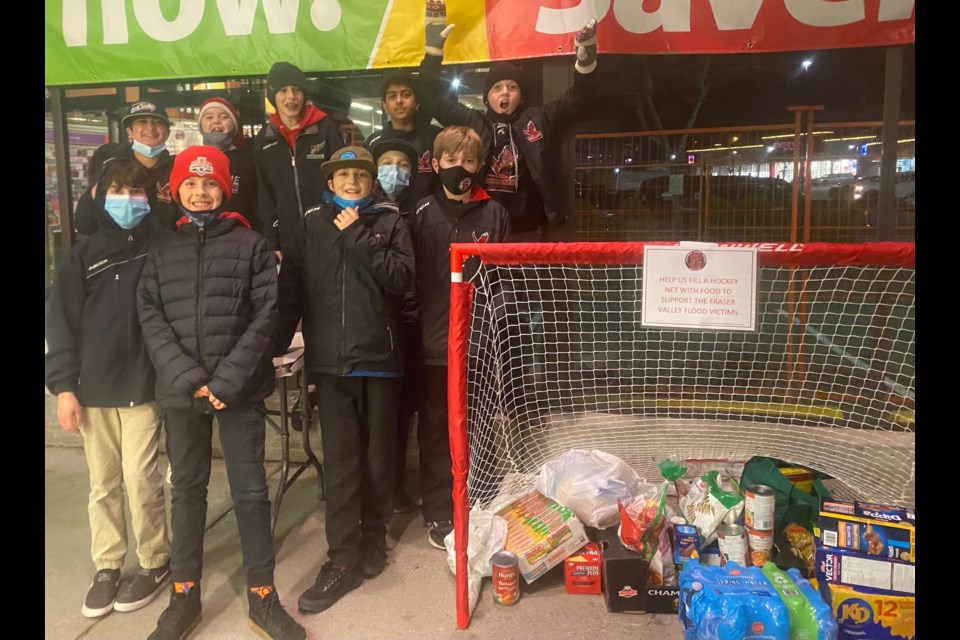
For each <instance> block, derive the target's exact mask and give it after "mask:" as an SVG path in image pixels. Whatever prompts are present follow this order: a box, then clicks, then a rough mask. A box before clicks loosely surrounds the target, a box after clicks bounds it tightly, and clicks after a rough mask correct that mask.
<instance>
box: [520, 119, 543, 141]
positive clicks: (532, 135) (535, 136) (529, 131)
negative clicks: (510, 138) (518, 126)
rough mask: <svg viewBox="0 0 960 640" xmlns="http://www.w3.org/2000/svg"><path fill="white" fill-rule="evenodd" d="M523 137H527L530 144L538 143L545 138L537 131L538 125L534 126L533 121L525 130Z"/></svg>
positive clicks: (528, 123)
mask: <svg viewBox="0 0 960 640" xmlns="http://www.w3.org/2000/svg"><path fill="white" fill-rule="evenodd" d="M523 135H525V136H527V140H529V141H530V142H536V141H537V140H540V139H541V138H543V134H542V133H540V132H539V131H537V125H535V124H533V120H530V121H529V122H527V128H526V129H525V130H524V132H523Z"/></svg>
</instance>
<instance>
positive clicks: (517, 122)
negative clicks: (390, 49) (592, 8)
mask: <svg viewBox="0 0 960 640" xmlns="http://www.w3.org/2000/svg"><path fill="white" fill-rule="evenodd" d="M441 62H442V58H441V57H440V56H434V55H429V54H427V55H425V56H424V57H423V61H422V62H421V63H420V77H421V79H422V80H421V85H420V88H419V93H418V95H419V96H420V102H421V104H422V105H423V106H424V108H426V109H427V111H429V112H430V113H433V114H434V117H436V119H437V121H438V122H440V123H441V124H442V125H444V126H449V125H466V126H468V127H470V128H472V129H473V130H475V131H476V132H477V133H478V134H479V135H480V139H481V140H482V141H483V147H484V149H485V150H486V151H485V157H484V158H483V160H484V168H483V178H484V187H485V188H486V190H487V192H488V193H489V194H490V197H492V198H493V199H494V200H496V201H497V202H499V203H501V204H503V205H504V206H505V207H506V208H507V210H508V211H509V212H510V230H511V232H512V233H523V232H525V231H531V230H533V229H536V228H538V227H541V226H543V225H545V224H548V223H550V224H562V223H563V220H564V219H566V218H567V217H568V216H569V215H570V214H571V212H570V211H568V210H567V209H566V208H565V206H564V200H563V196H562V194H563V190H562V189H561V188H560V183H559V176H560V172H559V170H558V169H559V166H558V165H557V157H558V155H559V151H560V146H559V145H560V142H561V135H562V133H563V129H564V128H567V127H570V126H572V125H573V124H574V123H575V122H576V120H577V118H578V116H579V114H580V112H581V110H582V109H583V108H584V107H585V106H586V105H587V104H589V102H588V100H589V94H590V86H591V85H592V84H593V83H592V82H591V81H590V80H588V79H586V78H581V77H580V76H581V75H582V74H579V73H578V74H576V75H577V76H578V77H577V80H576V82H575V83H574V85H573V87H571V88H570V89H569V90H568V91H567V92H566V93H565V94H564V95H563V96H561V97H560V98H559V99H557V100H554V101H552V102H549V103H547V104H545V105H542V106H524V104H523V103H521V104H520V107H519V108H518V109H517V110H516V111H515V112H514V113H513V114H512V115H511V116H503V115H500V114H497V113H494V112H493V111H492V110H491V109H487V111H486V112H484V111H479V110H477V109H471V108H470V107H467V106H464V105H462V104H460V103H459V102H458V101H457V99H456V97H455V96H452V95H450V94H448V93H446V92H444V91H442V90H441V87H440V63H441ZM594 75H596V74H589V75H588V76H587V78H589V77H590V76H594ZM511 176H514V179H513V180H512V181H511V179H510V177H511ZM527 177H529V181H528V180H527V179H526V178H527ZM511 183H512V185H513V186H510V185H511ZM514 188H515V189H516V191H515V192H513V190H514ZM501 189H503V190H501Z"/></svg>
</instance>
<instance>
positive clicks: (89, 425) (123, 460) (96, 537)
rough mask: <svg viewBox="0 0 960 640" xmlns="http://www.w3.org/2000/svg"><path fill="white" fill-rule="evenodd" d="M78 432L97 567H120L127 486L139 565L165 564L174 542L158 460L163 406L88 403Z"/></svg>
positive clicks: (123, 553) (123, 552) (124, 547)
mask: <svg viewBox="0 0 960 640" xmlns="http://www.w3.org/2000/svg"><path fill="white" fill-rule="evenodd" d="M80 434H81V435H82V436H83V449H84V453H85V454H86V458H87V467H88V468H89V469H90V501H89V504H88V505H87V511H88V513H89V515H90V539H91V544H90V555H91V556H92V557H93V564H94V566H96V568H97V571H100V570H101V569H120V568H122V567H123V564H124V560H125V558H126V555H127V518H126V513H125V511H124V489H126V495H127V498H128V502H129V505H130V519H131V522H132V524H133V535H134V537H135V538H136V541H137V558H138V559H139V562H140V566H141V567H143V568H144V569H156V568H158V567H162V566H163V565H164V564H166V562H167V560H168V559H169V557H170V541H169V538H168V536H167V512H166V505H165V502H164V497H163V473H162V472H161V471H160V468H159V465H158V457H159V448H158V446H159V443H160V407H159V406H158V405H157V404H156V403H155V402H147V403H144V404H141V405H137V406H135V407H121V408H107V409H104V408H98V407H85V408H84V409H83V427H81V429H80Z"/></svg>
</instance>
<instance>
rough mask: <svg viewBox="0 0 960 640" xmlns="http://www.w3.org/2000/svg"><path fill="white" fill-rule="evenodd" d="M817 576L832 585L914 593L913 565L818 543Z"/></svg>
mask: <svg viewBox="0 0 960 640" xmlns="http://www.w3.org/2000/svg"><path fill="white" fill-rule="evenodd" d="M816 567H817V579H818V580H820V581H822V582H828V583H831V584H845V585H849V586H852V587H868V588H870V589H879V590H881V591H882V592H885V593H897V594H903V595H913V594H914V593H915V592H916V571H915V570H916V565H913V564H911V563H909V562H901V561H899V560H889V559H887V558H868V557H866V556H863V555H861V554H859V553H858V552H855V551H848V550H846V549H832V548H830V547H824V546H822V545H820V544H818V545H817V560H816Z"/></svg>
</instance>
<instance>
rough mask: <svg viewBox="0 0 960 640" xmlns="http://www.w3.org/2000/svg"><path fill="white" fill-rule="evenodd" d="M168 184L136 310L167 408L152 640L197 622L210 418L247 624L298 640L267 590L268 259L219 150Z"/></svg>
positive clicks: (271, 295) (184, 159) (178, 636)
mask: <svg viewBox="0 0 960 640" xmlns="http://www.w3.org/2000/svg"><path fill="white" fill-rule="evenodd" d="M170 185H171V189H172V192H173V194H174V197H175V198H176V201H177V202H178V204H179V205H180V207H181V209H182V211H183V217H181V218H180V220H178V221H177V231H176V233H174V234H173V235H172V236H170V237H169V238H167V239H166V240H165V241H164V242H162V243H160V244H159V245H158V246H157V247H156V248H155V249H154V250H153V251H151V252H150V255H149V256H148V258H147V264H146V265H145V266H144V270H143V275H142V277H141V279H140V285H139V288H138V299H139V304H138V311H139V315H140V323H141V325H142V326H143V335H144V340H145V341H146V343H147V350H148V352H149V354H150V359H151V360H152V361H153V364H154V366H155V367H156V369H157V400H158V402H159V403H160V405H161V406H162V407H163V408H164V409H165V411H166V423H165V426H166V430H167V455H168V457H169V458H170V469H171V485H172V487H171V508H170V511H171V516H172V518H171V522H172V527H173V554H172V557H171V561H170V568H171V571H172V572H173V580H174V583H173V589H172V591H171V593H170V604H169V606H168V607H167V609H166V610H165V611H164V612H163V613H162V614H161V616H160V619H159V620H158V621H157V628H156V629H155V630H154V632H153V633H152V634H150V637H149V640H183V638H186V637H187V636H188V635H189V634H190V632H191V631H192V630H193V629H194V628H195V627H196V625H197V624H198V623H199V622H200V617H201V606H200V579H201V577H202V572H203V537H204V530H205V528H206V516H207V484H208V483H209V481H210V457H211V437H212V429H213V416H214V415H216V416H217V424H218V425H219V432H220V444H221V446H222V448H223V459H224V463H225V465H226V469H227V481H228V482H229V484H230V495H231V497H232V498H233V505H234V514H235V515H236V518H237V528H238V529H239V530H240V549H241V553H242V556H243V566H244V569H245V573H246V583H247V602H248V604H249V617H250V624H251V626H252V627H253V628H254V630H255V631H256V632H258V633H260V634H261V635H263V636H265V637H267V638H272V639H273V640H281V639H282V640H304V638H305V637H306V634H305V632H304V630H303V627H301V626H300V625H299V624H297V622H296V621H294V620H293V618H291V617H290V615H289V614H288V613H287V612H286V611H284V609H283V606H282V605H281V604H280V600H279V598H278V596H277V592H276V587H275V586H274V582H273V572H274V566H275V564H276V559H275V556H274V547H273V535H272V533H271V530H270V499H269V496H268V493H267V479H266V473H265V472H264V468H263V458H264V438H265V423H264V406H263V400H264V398H266V397H267V396H269V395H270V394H271V393H272V392H273V386H274V369H273V361H272V357H271V351H272V350H271V345H272V339H273V337H274V331H275V329H276V323H277V308H276V305H277V258H276V256H275V255H274V253H273V251H271V248H270V245H269V244H268V242H267V240H265V239H264V238H263V236H261V235H260V234H259V233H257V232H256V231H253V230H252V229H250V225H249V224H248V223H247V221H246V220H245V219H244V218H243V216H241V215H240V214H238V213H236V212H233V211H230V210H229V209H228V208H227V207H226V206H225V202H226V200H227V199H228V198H229V197H230V194H231V191H232V180H231V178H230V163H229V161H228V160H227V158H226V156H224V155H223V152H221V151H220V150H219V149H216V148H215V147H209V146H196V147H190V148H188V149H187V150H186V151H183V152H182V153H179V154H177V157H176V160H175V161H174V165H173V171H172V172H171V174H170Z"/></svg>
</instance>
